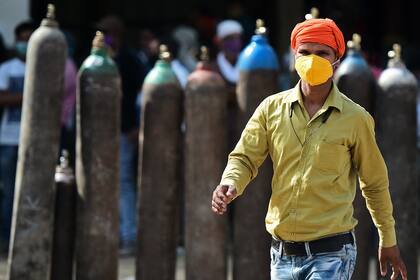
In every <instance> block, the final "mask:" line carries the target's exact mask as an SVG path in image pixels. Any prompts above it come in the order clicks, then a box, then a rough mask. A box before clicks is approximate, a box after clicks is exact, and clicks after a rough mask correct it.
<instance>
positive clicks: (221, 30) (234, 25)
mask: <svg viewBox="0 0 420 280" xmlns="http://www.w3.org/2000/svg"><path fill="white" fill-rule="evenodd" d="M242 32H243V28H242V25H241V24H240V23H239V22H237V21H236V20H232V19H227V20H224V21H222V22H220V23H219V24H218V25H217V38H219V39H223V38H225V37H227V36H229V35H233V34H242Z"/></svg>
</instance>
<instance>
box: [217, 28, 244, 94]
mask: <svg viewBox="0 0 420 280" xmlns="http://www.w3.org/2000/svg"><path fill="white" fill-rule="evenodd" d="M242 32H243V29H242V26H241V24H240V23H239V22H237V21H235V20H224V21H222V22H220V23H219V24H218V25H217V34H216V44H217V46H218V48H219V53H218V54H217V61H216V62H217V67H218V69H219V72H220V74H221V75H222V77H223V78H224V79H225V80H226V82H227V83H228V84H229V85H231V86H236V83H237V82H238V79H239V69H238V66H237V64H236V63H237V61H238V57H239V54H240V52H241V50H242V38H241V35H242Z"/></svg>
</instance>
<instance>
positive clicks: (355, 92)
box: [334, 50, 375, 114]
mask: <svg viewBox="0 0 420 280" xmlns="http://www.w3.org/2000/svg"><path fill="white" fill-rule="evenodd" d="M334 80H335V81H336V83H337V86H338V88H339V89H340V90H341V91H342V92H343V93H344V94H345V95H346V96H347V97H349V98H350V99H351V100H353V101H354V102H356V103H357V104H359V105H360V106H362V107H363V108H365V109H366V110H367V111H368V112H370V113H371V114H372V113H373V109H374V107H373V106H374V100H375V79H374V77H373V74H372V71H371V70H370V68H369V65H368V64H367V62H366V61H365V60H364V59H363V57H362V55H361V54H360V53H359V52H358V51H357V50H350V51H349V52H348V54H347V56H346V58H345V59H344V60H343V62H341V64H340V67H339V68H338V69H337V72H336V73H335V75H334Z"/></svg>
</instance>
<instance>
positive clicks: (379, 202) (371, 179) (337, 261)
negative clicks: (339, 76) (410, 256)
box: [212, 19, 407, 280]
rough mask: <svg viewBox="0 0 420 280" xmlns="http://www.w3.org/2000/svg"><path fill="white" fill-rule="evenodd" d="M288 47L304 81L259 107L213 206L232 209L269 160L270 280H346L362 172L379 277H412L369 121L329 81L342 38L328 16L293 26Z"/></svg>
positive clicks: (218, 210)
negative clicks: (398, 242) (376, 243)
mask: <svg viewBox="0 0 420 280" xmlns="http://www.w3.org/2000/svg"><path fill="white" fill-rule="evenodd" d="M291 47H292V49H293V50H294V53H295V60H296V70H297V72H298V74H299V76H300V78H301V80H300V81H299V83H298V84H297V85H296V87H295V88H293V89H290V90H287V91H285V92H281V93H279V94H275V95H272V96H270V97H268V98H267V99H265V100H264V101H263V102H262V103H261V104H260V105H259V106H258V108H257V109H256V111H255V113H254V114H253V116H252V117H251V119H250V120H249V122H248V124H247V125H246V127H245V129H244V131H243V133H242V136H241V139H240V140H239V142H238V144H237V145H236V147H235V149H234V150H233V152H232V153H231V154H230V155H229V160H228V163H227V167H226V169H225V171H224V173H223V175H222V180H221V183H220V185H219V186H217V187H216V189H215V191H214V192H213V198H212V209H213V211H214V212H215V213H218V214H223V213H224V212H226V209H227V205H228V204H229V203H230V202H231V201H232V200H233V199H234V198H236V197H237V196H239V195H241V194H242V193H243V191H244V189H245V187H246V186H247V184H248V183H249V182H250V181H251V180H252V179H253V178H255V177H256V176H257V172H258V167H259V166H260V165H261V164H262V162H263V161H264V160H265V158H266V156H267V155H268V154H269V155H270V157H271V159H272V161H273V169H274V175H273V180H272V195H271V199H270V203H269V206H268V213H267V216H266V228H267V231H268V232H269V233H270V234H271V235H272V237H273V241H272V246H271V279H272V280H279V279H281V280H284V279H305V280H315V279H350V278H351V275H352V273H353V269H354V264H355V259H356V244H355V242H356V240H355V239H354V234H353V229H354V227H355V226H356V224H357V220H356V219H354V217H353V205H352V202H353V200H354V196H355V192H356V178H357V175H358V176H359V178H360V188H361V190H362V193H363V196H364V197H365V198H366V203H367V207H368V209H369V211H370V213H371V216H372V219H373V221H374V223H375V225H376V227H377V229H378V233H379V250H378V256H379V262H380V268H381V274H382V275H383V276H385V275H386V274H387V265H388V264H390V265H391V266H392V275H391V279H397V277H398V275H401V276H402V278H403V279H407V273H406V268H405V265H404V262H403V260H402V258H401V257H400V254H399V249H398V247H397V245H396V234H395V228H394V224H395V222H394V219H393V217H392V202H391V198H390V194H389V189H388V187H389V184H388V175H387V170H386V166H385V162H384V160H383V158H382V155H381V153H380V151H379V149H378V146H377V144H376V141H375V134H374V122H373V119H372V117H371V116H370V115H369V113H368V112H367V111H366V110H364V109H363V108H362V107H361V106H359V105H357V104H356V103H354V102H353V101H351V100H350V99H349V98H347V97H346V96H345V95H344V94H342V93H341V92H340V91H339V90H338V88H337V87H336V86H335V84H334V83H333V81H332V76H333V72H334V70H335V69H336V68H337V67H338V64H339V61H340V58H341V57H342V56H343V54H344V52H345V42H344V38H343V34H342V32H341V31H340V29H339V28H338V27H337V26H336V24H335V23H334V21H332V20H330V19H311V20H307V21H305V22H302V23H299V24H297V25H296V27H295V28H294V30H293V31H292V34H291ZM250 211H252V209H250Z"/></svg>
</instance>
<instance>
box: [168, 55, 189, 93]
mask: <svg viewBox="0 0 420 280" xmlns="http://www.w3.org/2000/svg"><path fill="white" fill-rule="evenodd" d="M171 68H172V70H173V71H174V72H175V75H176V77H177V78H178V81H179V83H180V84H181V87H182V88H183V89H185V87H186V86H187V82H188V76H189V75H190V72H188V70H187V68H185V66H184V65H182V64H181V62H179V60H178V59H174V60H172V61H171Z"/></svg>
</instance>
